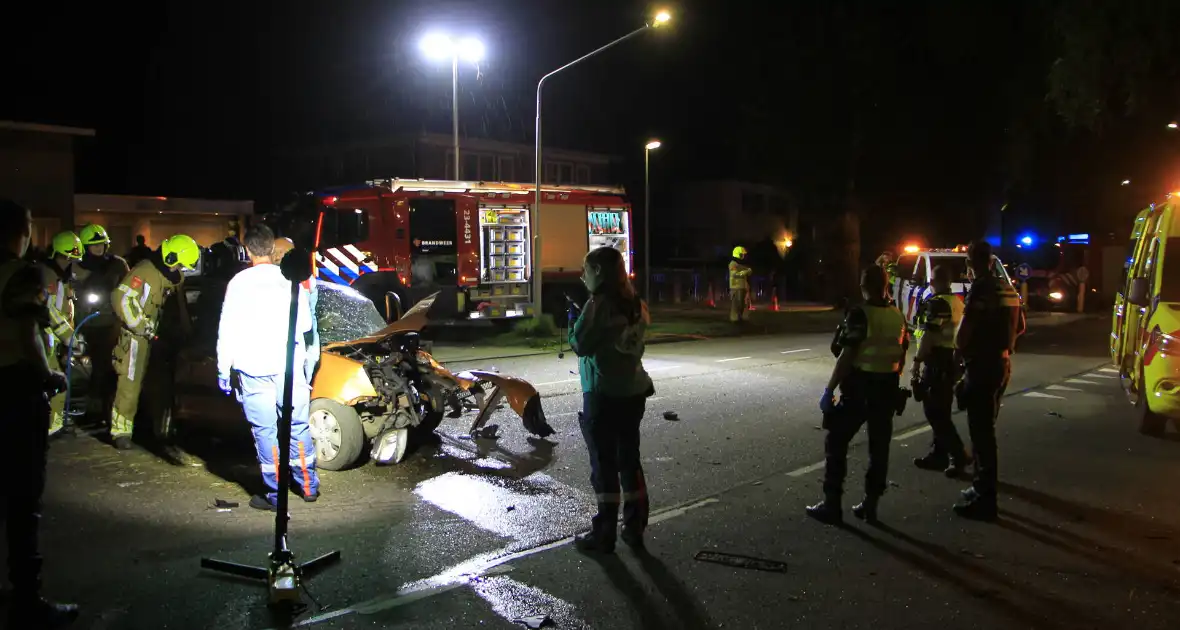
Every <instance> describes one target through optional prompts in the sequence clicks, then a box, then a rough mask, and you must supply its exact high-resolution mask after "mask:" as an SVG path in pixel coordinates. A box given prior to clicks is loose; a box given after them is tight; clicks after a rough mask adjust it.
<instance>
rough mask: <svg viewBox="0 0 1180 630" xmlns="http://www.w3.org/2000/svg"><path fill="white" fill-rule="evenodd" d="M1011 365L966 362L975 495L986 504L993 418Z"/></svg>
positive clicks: (992, 494)
mask: <svg viewBox="0 0 1180 630" xmlns="http://www.w3.org/2000/svg"><path fill="white" fill-rule="evenodd" d="M1011 375H1012V363H1011V361H1009V359H1008V358H1007V357H995V358H987V359H974V360H970V361H968V362H967V382H966V389H965V391H964V394H965V395H966V396H967V428H968V430H969V431H970V432H971V444H972V446H973V447H974V449H975V482H974V484H972V485H973V486H974V488H975V492H976V493H977V494H978V495H979V496H980V498H981V499H983V500H986V501H995V500H996V483H997V481H998V479H999V473H998V468H997V457H998V454H997V447H996V418H997V417H998V416H999V415H1000V398H1001V397H1003V395H1004V390H1005V389H1007V387H1008V379H1009V377H1011Z"/></svg>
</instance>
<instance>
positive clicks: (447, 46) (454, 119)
mask: <svg viewBox="0 0 1180 630" xmlns="http://www.w3.org/2000/svg"><path fill="white" fill-rule="evenodd" d="M422 52H424V53H426V56H427V57H430V58H431V59H446V58H447V57H450V58H451V134H452V138H451V144H452V147H451V150H452V151H453V152H454V154H455V155H454V157H455V179H456V180H461V179H463V176H462V174H461V173H460V172H459V165H460V164H462V162H460V161H459V57H462V58H464V59H466V60H467V61H470V62H472V63H475V62H478V61H479V60H480V59H482V58H483V43H482V42H480V41H479V40H478V39H475V38H473V37H468V38H466V39H463V40H460V41H454V40H452V39H451V38H450V37H447V36H446V35H439V34H432V35H427V36H426V37H423V38H422Z"/></svg>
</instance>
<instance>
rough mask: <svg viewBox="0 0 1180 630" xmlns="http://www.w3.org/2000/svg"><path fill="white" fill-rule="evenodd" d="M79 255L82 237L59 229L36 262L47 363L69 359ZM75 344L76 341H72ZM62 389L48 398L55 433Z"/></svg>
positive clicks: (60, 423)
mask: <svg viewBox="0 0 1180 630" xmlns="http://www.w3.org/2000/svg"><path fill="white" fill-rule="evenodd" d="M81 259H82V241H81V240H79V239H78V235H77V234H74V233H73V232H61V233H59V234H57V235H56V236H54V237H53V245H52V249H51V250H50V256H49V257H48V258H45V259H43V260H41V261H40V262H39V263H38V265H37V266H38V268H39V271H40V272H41V286H42V287H44V289H45V296H46V298H47V300H48V306H49V330H48V335H46V352H47V353H48V354H47V358H48V359H49V366H50V367H51V368H53V369H54V370H62V369H64V368H65V365H66V362H67V361H69V356H68V352H67V349H68V347H69V346H68V344H69V343H70V341H71V339H72V337H73V336H74V286H73V284H74V283H73V280H74V275H73V269H72V267H73V263H74V262H75V261H78V260H81ZM75 345H77V342H75ZM65 406H66V393H65V392H64V391H62V392H59V393H58V394H57V395H56V396H54V397H53V398H52V399H51V400H50V401H49V407H50V410H51V416H50V421H49V433H50V434H51V435H52V434H54V433H57V432H58V431H60V430H61V429H62V427H64V426H65V415H66V409H65Z"/></svg>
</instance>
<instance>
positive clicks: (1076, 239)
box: [1069, 234, 1090, 244]
mask: <svg viewBox="0 0 1180 630" xmlns="http://www.w3.org/2000/svg"><path fill="white" fill-rule="evenodd" d="M1069 242H1071V243H1083V244H1087V243H1089V242H1090V235H1089V234H1070V235H1069Z"/></svg>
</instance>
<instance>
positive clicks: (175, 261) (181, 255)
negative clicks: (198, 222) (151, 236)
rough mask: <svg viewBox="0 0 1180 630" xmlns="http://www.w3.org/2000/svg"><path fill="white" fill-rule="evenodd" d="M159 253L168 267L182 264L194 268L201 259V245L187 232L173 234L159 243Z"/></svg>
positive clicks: (187, 267)
mask: <svg viewBox="0 0 1180 630" xmlns="http://www.w3.org/2000/svg"><path fill="white" fill-rule="evenodd" d="M160 255H161V256H162V257H163V258H164V264H165V265H168V266H169V267H175V266H176V265H182V266H183V267H185V268H186V269H195V268H196V266H197V262H198V261H200V260H201V246H200V245H197V242H196V241H194V240H193V237H191V236H188V235H187V234H174V235H172V236H169V237H168V238H166V239H164V242H163V243H160Z"/></svg>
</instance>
